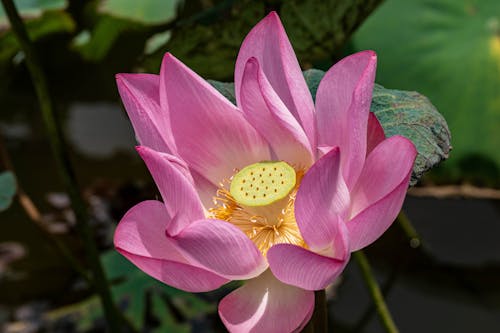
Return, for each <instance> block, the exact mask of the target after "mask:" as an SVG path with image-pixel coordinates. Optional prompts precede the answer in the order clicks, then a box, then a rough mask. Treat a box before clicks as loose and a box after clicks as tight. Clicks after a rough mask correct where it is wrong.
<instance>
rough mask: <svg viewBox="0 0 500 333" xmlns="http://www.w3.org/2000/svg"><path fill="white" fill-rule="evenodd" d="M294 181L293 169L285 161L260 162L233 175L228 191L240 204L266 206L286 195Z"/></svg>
mask: <svg viewBox="0 0 500 333" xmlns="http://www.w3.org/2000/svg"><path fill="white" fill-rule="evenodd" d="M295 183H296V175H295V170H294V169H293V168H292V167H291V166H290V165H289V164H287V163H286V162H261V163H255V164H251V165H249V166H247V167H245V168H243V169H242V170H241V171H240V172H238V173H237V174H236V175H234V176H233V180H232V181H231V189H230V193H231V195H232V196H233V198H234V199H235V200H236V202H238V203H240V204H242V205H245V206H254V207H258V206H267V205H270V204H272V203H273V202H276V201H278V200H281V199H283V198H284V197H286V196H287V195H288V193H290V191H291V190H292V189H293V188H294V187H295Z"/></svg>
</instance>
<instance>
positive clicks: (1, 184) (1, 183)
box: [0, 171, 16, 212]
mask: <svg viewBox="0 0 500 333" xmlns="http://www.w3.org/2000/svg"><path fill="white" fill-rule="evenodd" d="M15 194H16V179H15V177H14V174H13V173H12V172H10V171H4V172H2V173H0V212H1V211H3V210H6V209H7V208H9V206H10V204H11V203H12V198H13V197H14V195H15Z"/></svg>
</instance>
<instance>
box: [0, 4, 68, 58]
mask: <svg viewBox="0 0 500 333" xmlns="http://www.w3.org/2000/svg"><path fill="white" fill-rule="evenodd" d="M0 7H1V6H0ZM26 28H27V30H28V34H29V36H30V38H31V40H33V41H35V40H38V39H40V38H42V37H45V36H48V35H50V34H53V33H60V32H72V31H73V30H74V28H75V22H74V21H73V19H72V18H71V16H70V15H69V14H67V13H66V12H63V11H47V12H45V13H44V14H43V15H42V16H41V17H39V18H36V19H32V20H29V21H27V22H26ZM18 51H19V44H18V42H17V40H16V38H15V37H14V35H13V33H12V32H11V31H10V30H8V31H5V32H3V33H0V63H3V62H5V61H7V60H9V59H10V58H12V57H13V56H14V55H15V54H16V53H17V52H18Z"/></svg>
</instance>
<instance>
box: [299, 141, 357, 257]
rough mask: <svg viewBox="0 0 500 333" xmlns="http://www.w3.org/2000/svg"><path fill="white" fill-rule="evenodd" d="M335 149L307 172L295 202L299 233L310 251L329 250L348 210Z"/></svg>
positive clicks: (347, 199)
mask: <svg viewBox="0 0 500 333" xmlns="http://www.w3.org/2000/svg"><path fill="white" fill-rule="evenodd" d="M340 155H341V154H340V152H339V148H338V147H335V148H333V149H331V150H330V151H329V152H328V153H327V154H325V155H324V156H323V157H322V158H320V159H319V160H318V161H316V163H315V164H314V165H313V166H312V167H311V168H310V169H309V171H307V173H306V174H305V175H304V178H303V179H302V182H301V184H300V187H299V190H298V192H297V198H296V200H295V217H296V220H297V225H298V227H299V229H300V233H301V235H302V237H303V238H304V240H305V241H306V243H307V245H308V246H309V248H310V249H311V250H312V251H315V252H317V251H321V250H323V249H325V248H328V247H330V246H331V244H332V241H333V240H334V239H335V237H336V236H337V234H338V233H339V232H340V227H339V225H341V224H343V223H344V222H343V221H344V218H345V217H346V214H347V210H348V208H349V192H348V190H347V187H346V185H345V182H344V180H343V179H342V175H341V174H340V159H341V157H340Z"/></svg>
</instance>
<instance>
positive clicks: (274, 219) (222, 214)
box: [209, 162, 306, 255]
mask: <svg viewBox="0 0 500 333" xmlns="http://www.w3.org/2000/svg"><path fill="white" fill-rule="evenodd" d="M276 163H284V162H276ZM256 164H261V163H256ZM256 164H254V165H252V166H255V165H256ZM259 167H262V165H259ZM277 168H278V169H279V166H278V167H277ZM245 169H247V171H248V170H249V169H248V167H247V168H245ZM245 169H243V170H245ZM290 169H292V170H294V169H293V168H291V167H290ZM243 170H242V171H243ZM294 171H295V170H294ZM248 173H249V174H250V171H249V172H248ZM268 174H269V173H266V174H263V177H262V178H263V180H264V182H265V183H267V182H270V181H271V180H272V179H271V178H274V177H269V176H268ZM303 175H304V171H303V170H299V171H296V172H295V175H294V177H293V178H294V179H293V180H294V184H293V187H291V189H290V188H288V190H286V189H285V191H287V193H285V194H284V195H283V191H284V190H283V188H278V192H279V193H280V196H281V198H278V199H277V200H275V199H276V197H274V198H273V200H274V201H273V200H269V201H268V202H269V203H268V202H266V201H263V200H261V201H259V202H258V203H260V204H261V205H258V206H257V205H255V201H251V200H250V201H249V200H248V199H247V200H245V199H244V200H242V201H243V203H242V202H241V201H239V200H236V199H235V197H234V196H233V194H232V192H233V191H230V190H229V188H231V189H233V188H235V189H237V190H239V191H237V193H243V196H244V193H246V192H245V190H246V189H247V188H250V185H251V184H253V185H254V186H257V185H256V184H257V182H261V180H260V179H261V178H259V177H258V176H257V178H256V180H255V181H253V180H252V178H249V179H248V177H240V179H239V181H238V182H239V183H238V184H237V186H235V184H234V183H232V182H234V179H235V178H237V177H238V174H236V175H235V176H233V177H231V180H225V181H223V182H221V184H220V185H221V186H220V188H219V189H218V190H217V193H216V196H215V197H214V207H213V208H211V209H209V217H211V218H214V219H219V220H224V221H228V222H230V223H232V224H233V225H235V226H236V227H238V228H239V229H240V230H241V231H243V232H244V233H245V234H246V235H247V236H248V238H250V239H251V240H252V241H253V242H254V243H255V245H256V246H257V248H258V249H259V250H260V251H261V252H262V254H263V255H266V253H267V251H268V250H269V248H271V247H272V246H273V245H275V244H281V243H287V244H294V245H298V246H302V247H305V246H306V245H305V242H304V240H303V239H302V236H301V235H300V231H299V228H298V227H297V222H296V220H295V213H294V204H295V196H296V194H297V190H298V187H299V184H300V181H301V179H302V177H303ZM245 176H247V175H246V174H245ZM266 176H267V177H266ZM289 179H290V178H289ZM243 180H245V183H244V184H245V186H246V187H245V188H244V190H241V187H242V186H241V184H240V183H243ZM252 188H253V187H252ZM264 188H265V187H264ZM242 191H243V192H242ZM236 196H238V195H236ZM252 198H253V197H252ZM245 203H246V204H245ZM248 203H250V205H248Z"/></svg>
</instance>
